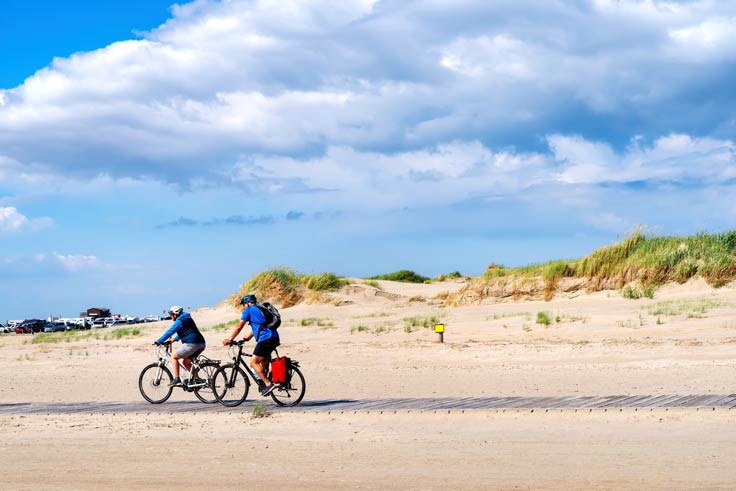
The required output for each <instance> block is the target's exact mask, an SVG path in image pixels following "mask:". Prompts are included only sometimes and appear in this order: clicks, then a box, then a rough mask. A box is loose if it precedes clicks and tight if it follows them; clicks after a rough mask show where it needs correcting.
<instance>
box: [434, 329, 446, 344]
mask: <svg viewBox="0 0 736 491" xmlns="http://www.w3.org/2000/svg"><path fill="white" fill-rule="evenodd" d="M434 332H436V333H437V342H438V343H444V342H445V325H444V324H437V325H435V326H434Z"/></svg>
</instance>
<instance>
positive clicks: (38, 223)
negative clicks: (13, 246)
mask: <svg viewBox="0 0 736 491" xmlns="http://www.w3.org/2000/svg"><path fill="white" fill-rule="evenodd" d="M52 224H53V221H52V220H51V219H50V218H47V217H42V218H33V219H29V218H28V217H26V216H25V215H24V214H22V213H21V212H19V211H18V210H17V209H16V208H15V207H12V206H8V207H2V206H0V235H11V234H17V233H22V232H34V231H36V230H40V229H42V228H46V227H49V226H51V225H52Z"/></svg>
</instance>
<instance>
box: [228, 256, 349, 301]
mask: <svg viewBox="0 0 736 491" xmlns="http://www.w3.org/2000/svg"><path fill="white" fill-rule="evenodd" d="M348 283H349V282H348V280H346V279H345V278H343V277H341V276H337V275H335V274H332V273H321V274H318V275H307V274H303V273H297V272H296V271H295V270H293V269H291V268H287V267H284V266H278V267H275V268H271V269H269V270H266V271H263V272H261V273H258V274H256V275H255V276H253V277H252V278H251V279H250V280H248V281H247V282H246V283H244V284H243V285H242V286H241V287H240V293H239V294H237V295H234V296H233V297H231V300H232V303H234V304H239V303H240V298H241V297H242V296H243V295H245V294H247V293H255V294H256V296H258V299H259V300H270V301H272V302H278V303H280V304H281V307H290V306H292V305H295V304H297V303H299V302H300V301H301V300H303V298H304V294H305V289H308V290H311V291H312V292H329V291H334V290H337V289H339V288H341V287H343V286H345V285H347V284H348Z"/></svg>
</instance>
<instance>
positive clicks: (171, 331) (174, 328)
mask: <svg viewBox="0 0 736 491" xmlns="http://www.w3.org/2000/svg"><path fill="white" fill-rule="evenodd" d="M180 327H181V320H179V319H176V321H174V323H173V324H171V327H170V328H169V330H168V331H166V332H165V333H163V335H162V336H161V337H160V338H158V339H157V340H156V342H157V343H163V342H164V341H166V340H167V339H169V338H170V337H171V335H172V334H174V333H175V332H176V331H178V330H179V328H180ZM178 340H179V335H178V334H177V336H176V339H175V341H178Z"/></svg>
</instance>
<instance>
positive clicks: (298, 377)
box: [271, 367, 307, 406]
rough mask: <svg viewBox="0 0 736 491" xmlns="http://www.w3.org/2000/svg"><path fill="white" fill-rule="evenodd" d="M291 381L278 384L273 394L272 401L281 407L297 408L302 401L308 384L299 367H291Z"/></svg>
mask: <svg viewBox="0 0 736 491" xmlns="http://www.w3.org/2000/svg"><path fill="white" fill-rule="evenodd" d="M291 372H292V373H291V379H290V380H289V381H288V382H284V383H282V384H276V388H275V389H273V392H271V399H273V401H274V402H275V403H276V404H278V405H279V406H296V405H297V404H299V403H300V402H301V401H302V398H303V397H304V392H306V390H307V383H306V382H305V380H304V375H302V372H301V371H299V369H298V368H297V367H291Z"/></svg>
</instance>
